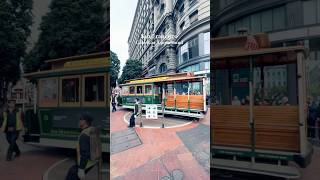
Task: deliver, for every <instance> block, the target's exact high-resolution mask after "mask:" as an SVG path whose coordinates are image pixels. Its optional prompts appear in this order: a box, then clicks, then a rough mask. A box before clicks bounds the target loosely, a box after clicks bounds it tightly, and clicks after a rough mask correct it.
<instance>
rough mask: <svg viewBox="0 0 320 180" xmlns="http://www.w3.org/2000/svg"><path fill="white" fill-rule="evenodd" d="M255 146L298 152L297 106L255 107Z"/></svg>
mask: <svg viewBox="0 0 320 180" xmlns="http://www.w3.org/2000/svg"><path fill="white" fill-rule="evenodd" d="M254 121H255V128H256V146H257V148H261V149H276V150H285V151H295V152H298V151H299V149H300V146H299V145H300V143H299V142H300V140H299V113H298V106H255V107H254Z"/></svg>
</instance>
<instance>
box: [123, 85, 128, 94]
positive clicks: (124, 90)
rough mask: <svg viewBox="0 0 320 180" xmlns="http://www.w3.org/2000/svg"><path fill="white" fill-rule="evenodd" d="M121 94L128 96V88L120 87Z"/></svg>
mask: <svg viewBox="0 0 320 180" xmlns="http://www.w3.org/2000/svg"><path fill="white" fill-rule="evenodd" d="M122 94H123V95H128V94H129V87H128V86H123V87H122Z"/></svg>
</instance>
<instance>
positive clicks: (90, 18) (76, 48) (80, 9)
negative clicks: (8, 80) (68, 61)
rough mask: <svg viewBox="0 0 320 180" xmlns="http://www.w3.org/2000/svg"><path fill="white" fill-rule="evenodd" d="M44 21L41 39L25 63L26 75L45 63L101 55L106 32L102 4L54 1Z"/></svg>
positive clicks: (89, 0) (97, 1) (81, 0)
mask: <svg viewBox="0 0 320 180" xmlns="http://www.w3.org/2000/svg"><path fill="white" fill-rule="evenodd" d="M49 9H50V11H49V12H48V13H47V14H46V15H45V16H44V17H43V18H42V22H41V24H40V30H41V33H40V36H39V40H38V42H37V43H36V45H35V47H34V48H33V49H32V50H31V51H30V53H29V54H28V56H27V58H26V60H25V61H24V65H25V70H26V72H30V71H35V70H38V69H41V68H45V67H43V66H42V65H43V61H44V60H48V59H55V58H62V57H68V56H74V55H81V54H88V53H93V52H97V51H99V48H98V47H97V45H98V44H99V43H101V41H102V40H103V37H104V34H105V32H106V31H107V30H106V29H105V27H106V26H105V25H104V12H105V9H104V7H103V0H95V1H92V0H77V1H75V0H53V1H52V2H51V4H50V6H49Z"/></svg>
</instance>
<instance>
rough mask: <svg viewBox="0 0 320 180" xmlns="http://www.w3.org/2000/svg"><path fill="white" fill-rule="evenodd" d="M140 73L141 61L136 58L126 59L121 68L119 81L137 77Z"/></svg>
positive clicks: (122, 81)
mask: <svg viewBox="0 0 320 180" xmlns="http://www.w3.org/2000/svg"><path fill="white" fill-rule="evenodd" d="M141 75H142V63H141V62H140V61H139V60H136V59H128V60H127V62H126V64H125V66H124V67H123V69H122V74H121V77H120V79H119V83H120V84H122V83H124V81H125V80H129V79H135V78H139V77H141Z"/></svg>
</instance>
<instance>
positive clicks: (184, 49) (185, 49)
mask: <svg viewBox="0 0 320 180" xmlns="http://www.w3.org/2000/svg"><path fill="white" fill-rule="evenodd" d="M188 60H189V54H188V43H185V44H184V45H183V46H181V61H180V63H184V62H186V61H188Z"/></svg>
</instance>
